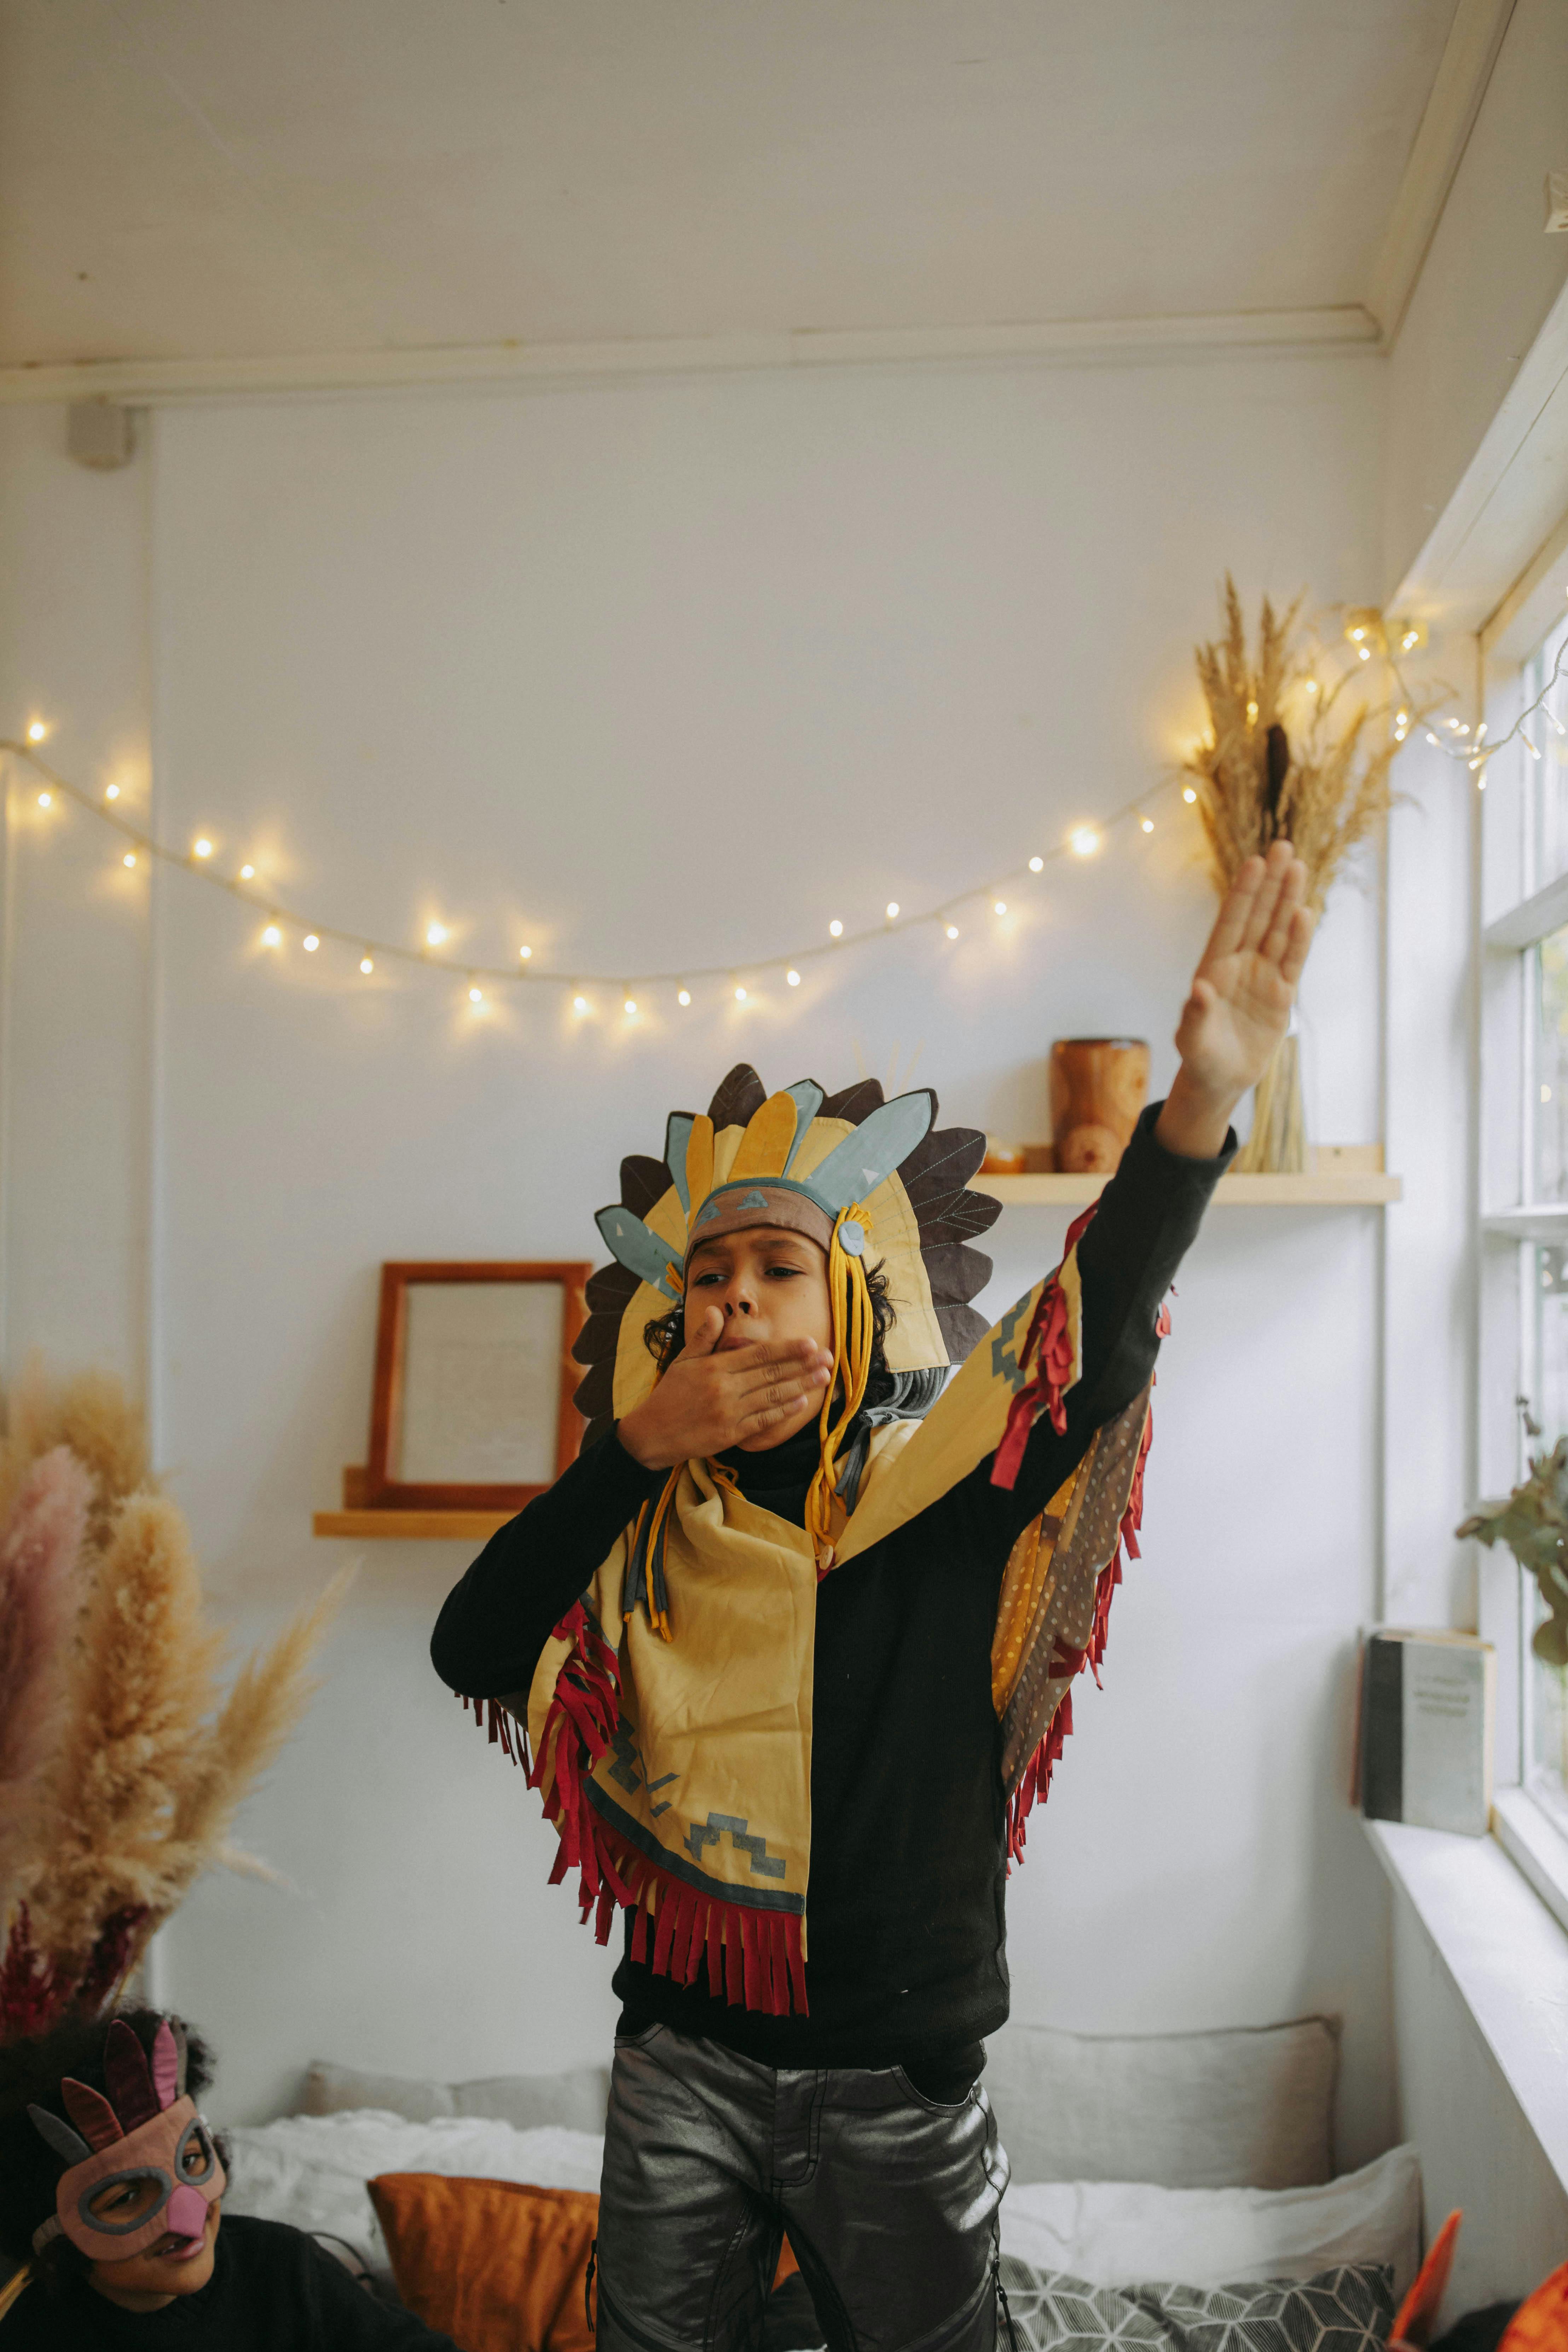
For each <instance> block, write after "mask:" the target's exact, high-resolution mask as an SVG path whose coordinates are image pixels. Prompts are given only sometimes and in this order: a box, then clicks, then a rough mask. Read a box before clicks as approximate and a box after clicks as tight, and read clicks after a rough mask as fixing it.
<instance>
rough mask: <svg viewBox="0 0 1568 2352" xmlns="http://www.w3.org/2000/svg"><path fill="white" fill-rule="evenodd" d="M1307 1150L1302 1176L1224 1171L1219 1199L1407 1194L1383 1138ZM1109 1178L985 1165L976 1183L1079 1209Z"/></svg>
mask: <svg viewBox="0 0 1568 2352" xmlns="http://www.w3.org/2000/svg"><path fill="white" fill-rule="evenodd" d="M1309 1156H1310V1166H1309V1168H1308V1169H1307V1171H1305V1173H1304V1174H1302V1175H1300V1176H1222V1177H1221V1178H1220V1181H1219V1182H1218V1184H1217V1185H1216V1186H1215V1202H1216V1203H1217V1204H1218V1205H1219V1206H1220V1207H1222V1208H1226V1207H1228V1208H1232V1209H1242V1208H1247V1209H1303V1208H1318V1209H1356V1208H1380V1207H1382V1206H1383V1205H1384V1202H1389V1201H1397V1200H1399V1199H1401V1198H1402V1197H1403V1194H1404V1185H1403V1182H1402V1180H1401V1179H1400V1178H1399V1177H1397V1176H1389V1175H1386V1174H1385V1173H1384V1165H1383V1146H1382V1144H1381V1143H1320V1144H1317V1145H1315V1146H1314V1147H1313V1148H1312V1150H1311V1151H1310V1155H1309ZM1107 1181H1108V1180H1107V1179H1106V1178H1105V1177H1103V1176H1060V1175H1051V1174H1047V1173H1040V1174H1037V1175H1029V1176H988V1175H986V1174H985V1172H984V1170H982V1171H981V1173H980V1174H979V1175H978V1176H977V1177H976V1178H975V1179H974V1182H973V1188H972V1189H973V1191H974V1192H991V1193H994V1195H995V1197H996V1199H997V1200H998V1201H1001V1202H1004V1203H1007V1202H1012V1203H1013V1204H1015V1205H1016V1207H1018V1208H1029V1209H1048V1208H1062V1209H1074V1208H1077V1209H1081V1208H1082V1207H1083V1206H1084V1204H1085V1203H1086V1202H1089V1201H1098V1200H1099V1198H1100V1194H1101V1192H1103V1191H1104V1190H1105V1186H1106V1183H1107Z"/></svg>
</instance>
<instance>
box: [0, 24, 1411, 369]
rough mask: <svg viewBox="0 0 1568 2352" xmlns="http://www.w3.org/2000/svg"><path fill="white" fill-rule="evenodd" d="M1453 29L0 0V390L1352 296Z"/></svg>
mask: <svg viewBox="0 0 1568 2352" xmlns="http://www.w3.org/2000/svg"><path fill="white" fill-rule="evenodd" d="M1454 14H1455V5H1454V0H0V322H3V323H0V365H9V366H16V365H17V364H19V363H33V364H37V363H39V362H58V361H80V360H112V359H138V360H141V359H161V360H177V359H200V358H215V359H216V358H224V357H227V356H234V355H241V354H245V355H268V354H279V355H281V354H296V353H301V352H392V351H410V350H416V349H419V348H423V347H429V346H440V345H488V344H496V343H501V342H505V341H509V340H511V339H520V340H524V341H530V342H535V341H542V342H547V343H563V342H576V341H599V340H601V339H619V338H630V339H637V338H664V337H693V336H696V337H716V336H735V335H740V334H745V333H748V332H752V333H755V332H765V331H784V330H800V329H826V330H843V329H856V328H866V329H891V328H913V327H931V326H954V327H980V326H995V325H1001V324H1008V323H1012V322H1017V321H1047V320H1139V319H1150V318H1161V317H1170V316H1172V315H1179V314H1188V315H1190V314H1195V313H1216V312H1238V311H1252V310H1268V311H1279V310H1321V309H1323V308H1326V307H1334V306H1343V305H1354V304H1356V303H1359V302H1363V301H1364V300H1366V299H1367V297H1368V292H1369V286H1370V282H1371V279H1372V277H1373V268H1374V264H1375V261H1376V257H1377V255H1378V250H1379V247H1380V245H1381V243H1382V240H1383V237H1384V230H1385V227H1386V226H1387V224H1388V222H1389V218H1390V215H1391V212H1392V210H1393V207H1394V200H1395V197H1396V194H1397V193H1398V191H1399V187H1400V181H1401V175H1402V173H1404V170H1405V164H1406V161H1407V158H1408V157H1409V154H1410V151H1411V146H1412V142H1413V140H1414V138H1415V132H1416V130H1417V128H1418V126H1419V124H1420V121H1421V118H1422V114H1423V110H1424V109H1425V107H1426V101H1427V99H1428V96H1429V94H1430V92H1431V90H1432V86H1433V81H1434V77H1435V75H1436V68H1437V65H1438V61H1439V58H1440V57H1441V55H1442V52H1443V47H1444V43H1445V39H1446V37H1447V34H1448V30H1449V26H1450V23H1451V21H1452V20H1453V18H1454Z"/></svg>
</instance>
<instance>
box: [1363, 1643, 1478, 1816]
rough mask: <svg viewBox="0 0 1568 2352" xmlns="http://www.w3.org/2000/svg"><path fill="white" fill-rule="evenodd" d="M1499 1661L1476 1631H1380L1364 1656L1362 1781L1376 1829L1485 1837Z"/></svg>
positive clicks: (1365, 1805)
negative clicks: (1399, 1827) (1399, 1826)
mask: <svg viewBox="0 0 1568 2352" xmlns="http://www.w3.org/2000/svg"><path fill="white" fill-rule="evenodd" d="M1496 1702H1497V1657H1496V1654H1495V1653H1494V1651H1493V1649H1492V1646H1491V1643H1489V1642H1483V1641H1482V1640H1481V1639H1480V1637H1479V1634H1475V1633H1441V1632H1422V1631H1419V1630H1412V1629H1408V1628H1405V1627H1400V1626H1394V1625H1379V1626H1376V1627H1374V1628H1373V1631H1372V1632H1371V1633H1368V1634H1367V1636H1366V1638H1365V1641H1364V1643H1363V1652H1362V1673H1361V1722H1360V1727H1359V1728H1360V1738H1359V1741H1358V1750H1359V1753H1358V1765H1359V1770H1358V1775H1357V1778H1358V1780H1359V1783H1360V1790H1361V1809H1362V1811H1363V1813H1364V1814H1365V1815H1366V1818H1367V1819H1368V1821H1372V1822H1409V1823H1410V1824H1412V1825H1413V1826H1414V1827H1415V1828H1417V1829H1424V1830H1458V1831H1460V1832H1463V1833H1464V1834H1465V1835H1466V1836H1467V1837H1484V1836H1485V1835H1486V1833H1487V1831H1488V1829H1489V1827H1490V1825H1491V1809H1492V1722H1493V1716H1494V1713H1495V1709H1496Z"/></svg>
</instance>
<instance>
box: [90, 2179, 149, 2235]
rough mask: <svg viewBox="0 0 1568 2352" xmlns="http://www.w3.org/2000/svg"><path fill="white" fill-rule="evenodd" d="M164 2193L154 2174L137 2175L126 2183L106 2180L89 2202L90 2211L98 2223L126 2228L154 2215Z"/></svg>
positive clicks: (94, 2192) (125, 2181) (124, 2181)
mask: <svg viewBox="0 0 1568 2352" xmlns="http://www.w3.org/2000/svg"><path fill="white" fill-rule="evenodd" d="M162 2195H163V2181H162V2180H161V2179H159V2178H158V2176H157V2175H156V2174H155V2173H150V2172H140V2173H134V2174H132V2177H131V2178H130V2179H127V2180H106V2181H105V2182H104V2183H103V2185H102V2186H101V2188H99V2189H95V2190H94V2191H93V2193H92V2195H91V2197H89V2200H88V2207H87V2210H88V2211H89V2213H90V2214H91V2216H92V2218H93V2220H94V2221H104V2222H108V2223H110V2225H111V2226H114V2227H124V2226H125V2225H127V2224H129V2223H132V2222H135V2221H141V2220H142V2219H143V2217H144V2216H145V2215H147V2214H149V2213H151V2212H152V2211H153V2208H154V2206H155V2205H156V2204H157V2202H158V2200H159V2199H160V2197H162Z"/></svg>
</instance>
